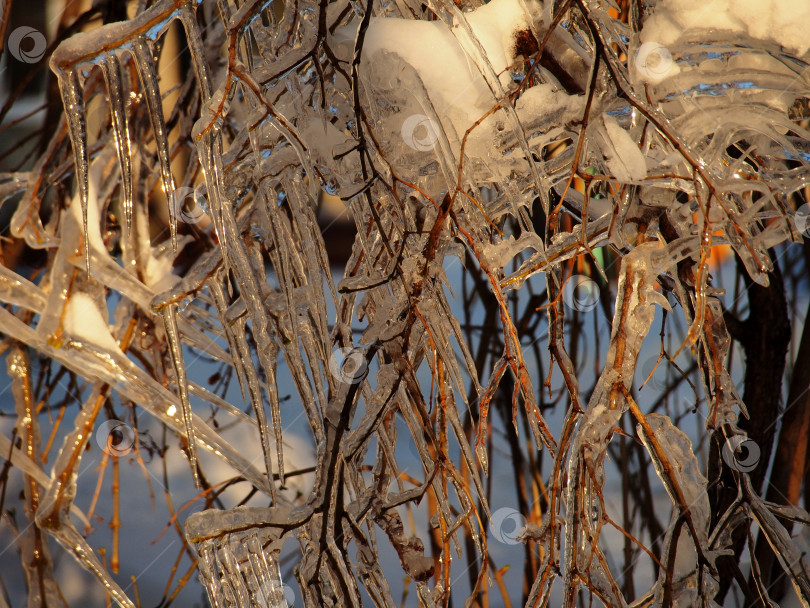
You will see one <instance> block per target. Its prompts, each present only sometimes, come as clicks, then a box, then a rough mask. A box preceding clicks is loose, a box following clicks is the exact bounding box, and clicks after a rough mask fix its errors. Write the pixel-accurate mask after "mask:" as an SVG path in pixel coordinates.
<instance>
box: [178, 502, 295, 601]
mask: <svg viewBox="0 0 810 608" xmlns="http://www.w3.org/2000/svg"><path fill="white" fill-rule="evenodd" d="M224 513H230V512H227V511H226V512H224ZM222 514H223V511H219V510H216V509H212V510H208V511H203V512H202V513H195V514H194V515H192V516H191V517H189V519H188V521H187V523H186V534H187V536H188V537H189V541H190V542H191V543H192V544H193V545H194V546H195V549H196V551H197V554H198V555H199V560H198V565H199V569H200V581H201V582H202V584H203V586H204V587H205V589H206V591H207V592H208V597H209V599H210V601H211V606H212V607H213V608H288V607H290V606H292V605H293V599H294V596H293V595H292V593H291V592H290V588H289V587H287V586H285V585H284V584H283V583H282V582H281V569H280V566H279V561H278V554H279V551H280V550H281V544H282V541H281V540H280V538H279V531H278V530H276V529H273V528H257V527H251V528H248V529H242V530H235V531H223V530H222V527H221V525H220V524H221V518H222ZM209 534H210V535H211V536H208V535H209Z"/></svg>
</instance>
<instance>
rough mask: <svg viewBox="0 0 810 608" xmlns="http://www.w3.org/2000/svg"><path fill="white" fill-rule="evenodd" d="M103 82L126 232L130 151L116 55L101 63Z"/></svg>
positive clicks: (129, 204) (129, 206)
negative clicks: (117, 166) (107, 94)
mask: <svg viewBox="0 0 810 608" xmlns="http://www.w3.org/2000/svg"><path fill="white" fill-rule="evenodd" d="M103 66H104V80H105V81H106V82H107V90H108V92H109V96H110V118H111V122H112V128H113V136H114V137H115V149H116V151H117V152H118V161H119V163H120V166H121V179H122V182H123V184H122V185H123V189H124V216H125V217H126V226H127V232H129V231H130V230H131V226H132V150H131V147H130V140H129V129H128V127H127V110H126V105H125V103H124V89H123V86H122V84H121V62H120V61H119V59H118V55H116V54H115V53H110V54H109V55H107V57H106V58H105V60H104V62H103Z"/></svg>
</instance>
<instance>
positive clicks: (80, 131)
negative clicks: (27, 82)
mask: <svg viewBox="0 0 810 608" xmlns="http://www.w3.org/2000/svg"><path fill="white" fill-rule="evenodd" d="M56 74H57V78H58V80H59V92H60V93H61V95H62V104H63V105H64V106H65V115H66V116H67V121H68V130H69V132H70V143H71V144H72V145H73V162H74V164H75V166H76V179H77V180H78V182H79V201H80V202H81V206H82V227H83V234H84V235H85V244H84V261H85V265H86V267H87V274H90V247H89V246H88V243H87V199H88V198H89V196H90V187H89V185H88V180H87V172H88V164H89V160H88V156H87V120H86V118H85V115H84V97H83V96H82V85H81V83H80V82H79V72H78V70H75V69H74V70H70V71H69V72H67V73H65V72H63V71H62V70H56Z"/></svg>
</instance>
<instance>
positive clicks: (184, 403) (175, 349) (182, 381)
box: [160, 304, 200, 488]
mask: <svg viewBox="0 0 810 608" xmlns="http://www.w3.org/2000/svg"><path fill="white" fill-rule="evenodd" d="M160 315H161V316H162V317H163V326H164V327H165V328H166V338H167V339H168V340H169V349H170V351H171V358H172V367H174V375H175V378H176V379H177V390H178V392H179V393H180V406H181V407H182V409H183V423H184V424H185V427H186V438H187V440H188V457H189V461H190V462H191V470H192V471H193V472H194V483H195V485H196V487H197V488H199V487H200V478H199V475H198V474H197V445H196V439H195V437H194V422H193V420H192V418H191V403H190V402H189V399H188V379H187V378H186V365H185V363H184V362H183V345H182V343H181V342H180V332H179V331H178V330H177V305H176V304H169V305H168V306H167V307H166V308H164V309H163V310H162V311H161V313H160Z"/></svg>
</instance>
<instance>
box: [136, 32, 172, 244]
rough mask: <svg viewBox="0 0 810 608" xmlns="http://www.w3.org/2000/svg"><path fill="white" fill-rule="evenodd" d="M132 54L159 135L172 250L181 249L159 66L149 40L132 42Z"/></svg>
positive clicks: (156, 134) (143, 39)
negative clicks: (158, 74) (178, 243)
mask: <svg viewBox="0 0 810 608" xmlns="http://www.w3.org/2000/svg"><path fill="white" fill-rule="evenodd" d="M132 53H133V54H134V56H135V65H136V66H137V67H138V74H139V75H140V77H141V84H143V95H144V98H145V99H146V106H147V109H148V110H149V118H150V119H151V120H152V129H153V130H154V132H155V145H156V146H157V153H158V161H159V163H160V175H161V178H162V179H163V190H164V191H165V192H166V198H167V199H168V200H169V227H170V229H171V236H172V251H176V250H177V209H178V208H179V206H178V204H179V201H177V200H175V193H174V178H173V177H172V168H171V157H170V155H169V133H168V131H167V129H166V122H165V120H164V118H163V105H162V100H161V98H160V86H159V84H158V77H157V66H156V65H155V58H154V56H153V55H152V48H151V47H150V46H149V43H148V42H147V40H146V38H145V37H143V36H139V37H138V38H136V39H135V40H134V41H133V43H132Z"/></svg>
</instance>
